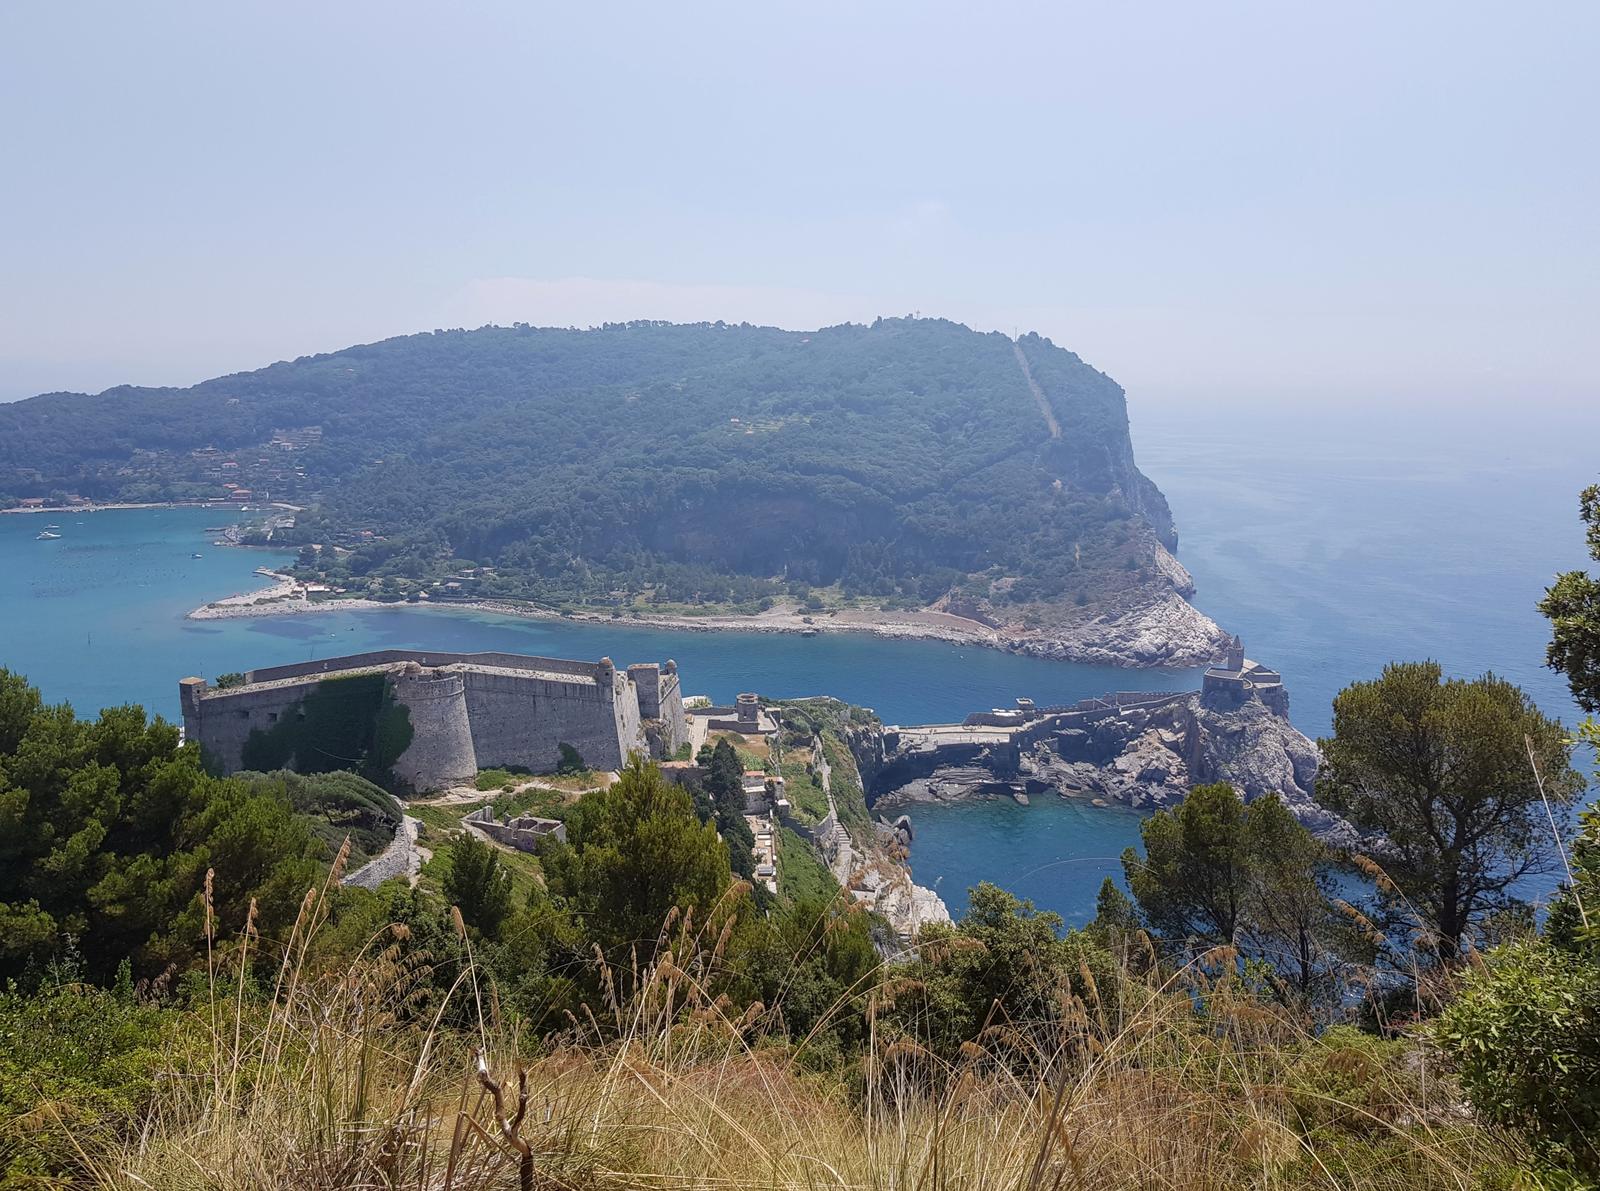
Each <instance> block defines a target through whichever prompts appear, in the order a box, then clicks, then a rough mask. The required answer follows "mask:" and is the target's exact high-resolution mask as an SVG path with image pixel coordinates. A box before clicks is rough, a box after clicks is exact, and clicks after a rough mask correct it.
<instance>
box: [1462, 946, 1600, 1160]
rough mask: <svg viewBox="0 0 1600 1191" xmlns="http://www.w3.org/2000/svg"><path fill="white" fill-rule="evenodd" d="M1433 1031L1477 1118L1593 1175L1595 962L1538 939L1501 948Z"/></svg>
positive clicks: (1597, 1090) (1598, 1042)
mask: <svg viewBox="0 0 1600 1191" xmlns="http://www.w3.org/2000/svg"><path fill="white" fill-rule="evenodd" d="M1433 1033H1434V1037H1435V1039H1436V1040H1437V1041H1438V1042H1439V1044H1440V1045H1441V1046H1443V1048H1444V1049H1445V1051H1446V1052H1447V1053H1448V1054H1449V1055H1450V1056H1451V1057H1452V1058H1453V1059H1454V1060H1455V1062H1456V1065H1457V1067H1458V1068H1459V1070H1460V1073H1461V1083H1462V1086H1463V1088H1465V1090H1466V1092H1467V1095H1468V1096H1469V1097H1470V1098H1471V1100H1472V1106H1473V1107H1474V1108H1475V1109H1476V1110H1477V1111H1478V1114H1479V1115H1480V1116H1481V1117H1483V1118H1484V1119H1486V1120H1489V1121H1493V1122H1495V1123H1496V1124H1500V1125H1505V1126H1509V1127H1510V1128H1513V1129H1516V1130H1517V1131H1519V1132H1520V1133H1522V1134H1524V1135H1525V1136H1526V1137H1527V1138H1528V1140H1529V1141H1530V1142H1531V1143H1532V1145H1533V1147H1534V1149H1535V1151H1536V1152H1537V1153H1538V1154H1539V1155H1540V1156H1541V1158H1543V1159H1544V1160H1545V1161H1546V1162H1547V1163H1549V1164H1550V1165H1552V1166H1555V1167H1565V1168H1567V1169H1569V1170H1572V1171H1575V1172H1581V1173H1582V1174H1583V1175H1585V1176H1587V1177H1589V1178H1591V1179H1594V1178H1600V963H1596V962H1595V961H1594V960H1593V959H1591V958H1589V957H1586V956H1582V955H1575V954H1572V953H1569V952H1566V951H1563V950H1561V949H1559V948H1557V947H1553V946H1551V945H1549V944H1548V943H1544V942H1538V941H1527V942H1520V943H1513V944H1509V945H1507V946H1504V947H1501V948H1498V949H1497V950H1496V951H1494V952H1493V953H1492V954H1491V955H1490V956H1489V960H1488V963H1487V964H1486V965H1485V966H1484V967H1482V968H1478V969H1475V970H1472V971H1469V972H1467V973H1466V975H1465V976H1464V978H1463V981H1462V986H1461V989H1460V992H1459V995H1458V996H1457V997H1456V999H1455V1001H1454V1003H1452V1004H1451V1005H1450V1006H1449V1007H1448V1008H1447V1009H1446V1010H1445V1012H1444V1013H1443V1014H1442V1015H1441V1016H1440V1017H1439V1019H1438V1021H1437V1022H1436V1023H1435V1024H1434V1027H1433Z"/></svg>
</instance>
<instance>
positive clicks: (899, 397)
mask: <svg viewBox="0 0 1600 1191" xmlns="http://www.w3.org/2000/svg"><path fill="white" fill-rule="evenodd" d="M1023 350H1024V351H1025V352H1026V353H1027V355H1028V358H1029V360H1030V362H1031V363H1032V366H1033V369H1034V374H1035V376H1036V378H1037V379H1038V381H1039V383H1040V385H1041V386H1042V387H1043V388H1044V390H1045V391H1046V394H1047V397H1048V399H1049V400H1050V402H1051V403H1052V405H1053V407H1054V408H1055V410H1056V412H1057V416H1058V418H1059V419H1060V420H1061V421H1062V423H1063V426H1064V429H1065V431H1066V433H1064V434H1063V436H1062V437H1061V438H1060V439H1058V440H1051V439H1050V438H1049V435H1048V432H1047V430H1046V426H1045V423H1044V419H1043V418H1042V417H1041V415H1040V412H1039V409H1038V406H1037V405H1036V403H1035V402H1034V399H1033V397H1032V395H1031V394H1030V392H1029V389H1028V387H1027V384H1026V382H1025V381H1024V379H1023V375H1022V371H1021V368H1020V367H1019V365H1018V363H1017V360H1016V356H1015V352H1014V349H1013V346H1012V343H1011V341H1010V340H1009V339H1008V338H1007V337H1006V336H1004V335H1000V334H979V333H977V332H974V331H970V330H968V329H966V328H964V327H960V326H957V325H955V324H953V323H948V322H944V321H940V320H933V319H917V320H910V319H887V320H880V321H879V322H878V323H876V324H874V325H873V326H870V327H867V326H850V325H846V326H839V327H830V328H826V329H823V330H820V331H813V332H807V333H804V334H801V333H796V332H789V331H781V330H777V329H775V328H763V327H749V326H740V327H732V326H723V325H721V324H700V325H697V326H677V327H674V326H666V325H663V324H659V323H629V324H618V325H611V326H607V327H604V328H601V329H598V330H594V331H567V330H557V329H536V328H531V327H506V328H497V327H486V328H483V329H481V330H476V331H450V332H441V333H436V334H424V335H412V336H407V337H404V338H397V339H391V340H388V341H386V342H383V343H376V344H367V345H363V346H359V347H352V348H349V349H347V350H345V351H342V352H338V353H334V354H331V355H325V356H317V357H310V358H305V359H301V360H296V361H294V362H292V363H286V364H279V365H275V366H274V367H272V368H268V369H263V370H261V371H257V372H253V373H247V374H241V375H234V376H230V377H227V378H225V379H218V380H214V381H208V382H206V383H204V384H201V385H197V386H195V387H194V388H191V389H183V390H179V389H143V390H137V391H132V390H117V391H113V392H112V393H108V394H105V395H102V396H98V397H81V396H74V397H63V396H59V395H57V396H46V397H39V398H35V399H34V400H32V401H22V402H15V403H11V404H6V405H0V500H3V499H4V498H6V497H8V496H19V497H20V496H25V495H28V494H29V493H30V492H31V488H29V491H22V488H28V487H29V485H31V484H32V483H33V481H31V480H25V479H23V476H24V474H25V473H24V470H23V469H38V470H39V471H40V472H42V473H43V476H44V478H43V479H42V480H41V481H40V484H41V485H42V486H43V487H44V488H45V489H46V490H48V489H49V488H51V487H68V488H75V489H77V490H79V491H82V492H84V493H85V494H88V495H93V496H97V497H112V496H123V497H129V496H133V497H137V498H141V499H159V498H161V497H163V496H175V495H184V496H192V495H195V493H196V490H197V488H198V489H199V490H200V491H205V490H206V484H205V480H204V476H203V474H202V473H203V468H202V467H201V466H200V465H199V464H198V462H197V461H196V460H195V459H194V458H193V457H192V456H191V455H190V453H189V452H190V451H192V450H193V449H195V448H197V447H204V446H207V445H215V446H217V447H220V448H221V449H223V450H225V451H241V452H242V451H243V450H244V449H245V448H248V447H251V446H254V445H256V444H260V443H265V442H266V441H268V440H269V439H270V437H271V435H272V433H273V431H274V430H275V429H277V428H281V427H292V426H310V425H316V426H320V427H321V428H322V432H323V433H322V439H321V442H320V443H319V444H318V445H316V446H314V447H312V448H310V449H308V450H306V451H304V452H301V453H299V454H297V456H296V461H297V462H301V463H303V464H304V466H305V476H306V478H305V481H304V483H305V485H306V492H305V493H303V494H302V495H310V494H311V493H313V492H314V493H316V494H318V495H319V496H320V497H321V504H320V506H319V507H317V508H314V509H309V510H307V511H306V512H305V513H302V514H301V515H300V516H299V517H298V518H297V521H298V524H297V526H296V528H295V529H294V530H292V531H289V540H290V541H291V542H292V543H294V544H306V543H312V542H318V543H324V542H328V541H330V540H335V539H338V538H341V537H342V538H343V539H344V540H345V541H347V542H348V543H349V544H350V545H351V546H352V547H353V552H352V553H349V554H337V553H336V552H334V551H330V550H323V551H321V552H320V553H317V554H316V555H314V556H312V557H308V558H306V559H305V562H306V564H307V565H308V566H310V567H314V568H316V569H317V570H318V571H319V572H320V573H322V574H324V575H325V576H326V577H328V578H330V579H333V580H334V581H336V582H339V583H341V584H350V583H357V584H363V583H365V582H368V581H372V580H376V581H379V582H382V583H393V582H394V581H396V580H399V579H412V580H416V579H422V578H427V579H434V578H444V577H446V576H447V575H449V574H451V573H453V572H455V571H457V570H458V569H459V568H460V567H462V566H463V565H465V562H466V561H467V560H471V561H472V562H474V563H477V564H479V565H480V566H488V567H490V568H492V570H493V574H492V575H490V576H488V577H484V578H482V579H481V580H477V581H475V582H477V583H478V586H476V587H474V594H484V595H515V596H524V597H529V598H534V599H539V600H543V601H545V602H549V603H562V602H569V601H570V602H584V601H605V600H607V599H609V593H610V592H611V591H612V590H614V589H617V588H625V589H627V590H629V591H631V592H635V593H647V594H648V596H649V597H650V598H653V599H656V600H666V601H672V602H685V603H695V602H719V603H728V602H735V603H740V602H755V601H758V600H759V599H760V598H761V597H764V596H769V597H770V596H775V595H780V594H783V593H784V592H785V591H787V590H788V588H789V587H790V586H791V584H802V585H806V586H808V587H809V586H827V585H830V584H833V583H835V582H836V581H837V582H840V583H842V584H843V586H844V589H845V590H846V592H847V593H861V594H867V595H876V596H893V595H900V596H903V597H908V598H913V599H915V600H917V601H927V600H931V599H934V598H936V597H937V596H939V595H940V594H942V593H943V592H944V591H946V590H948V589H949V588H950V587H951V586H952V585H953V584H956V583H959V582H960V581H961V580H962V579H963V577H964V574H965V573H966V572H972V571H981V570H984V569H985V568H988V567H991V566H994V567H999V568H1001V570H1000V571H998V572H996V573H997V574H999V573H1003V574H1005V575H1008V576H1011V577H1013V578H1016V577H1017V576H1023V577H1024V582H1022V583H1020V584H1017V585H1015V586H1014V587H1013V591H1020V592H1021V593H1024V594H1027V595H1029V596H1048V595H1052V594H1055V593H1058V592H1060V591H1062V590H1064V586H1065V584H1066V582H1067V580H1068V578H1069V577H1073V578H1076V577H1078V576H1080V575H1081V574H1083V573H1084V572H1089V573H1090V574H1099V575H1102V576H1104V577H1105V580H1106V583H1107V584H1109V585H1111V586H1112V587H1116V588H1120V587H1122V586H1126V584H1127V583H1129V582H1132V581H1133V580H1131V579H1129V578H1127V577H1126V574H1125V572H1122V570H1121V567H1122V565H1123V562H1124V558H1125V556H1126V555H1127V553H1128V551H1129V550H1133V549H1135V548H1136V547H1137V542H1136V541H1130V540H1129V538H1128V526H1129V524H1131V523H1130V522H1128V521H1126V520H1125V518H1126V517H1127V513H1128V510H1127V505H1126V503H1125V502H1124V501H1122V500H1119V499H1116V498H1114V497H1113V496H1112V495H1111V494H1112V492H1113V486H1114V485H1120V488H1121V490H1122V491H1123V492H1125V493H1129V494H1130V495H1131V491H1130V490H1131V489H1139V490H1140V491H1139V496H1140V498H1141V501H1143V502H1144V503H1153V502H1154V501H1158V500H1159V494H1155V493H1154V491H1153V489H1150V490H1149V491H1144V489H1145V488H1146V487H1147V486H1148V481H1142V477H1140V479H1139V480H1135V479H1134V478H1133V477H1131V476H1128V475H1126V474H1124V473H1123V472H1122V471H1121V470H1120V468H1119V461H1121V460H1124V459H1126V458H1127V455H1128V452H1127V437H1126V435H1127V429H1126V425H1127V424H1126V414H1125V411H1124V400H1123V395H1122V391H1121V390H1120V389H1119V388H1118V387H1117V385H1116V384H1115V383H1114V382H1113V381H1111V380H1110V379H1109V378H1107V377H1106V376H1104V375H1102V374H1101V373H1099V372H1097V371H1096V370H1095V369H1093V368H1091V367H1089V366H1088V365H1087V364H1085V363H1083V361H1081V360H1079V359H1078V358H1077V357H1076V356H1073V355H1071V354H1070V353H1068V352H1065V351H1062V350H1061V349H1059V348H1056V347H1054V346H1053V345H1051V344H1050V343H1049V342H1048V341H1047V340H1043V339H1040V338H1039V337H1038V336H1027V337H1025V339H1024V341H1023ZM134 449H142V450H148V451H154V452H157V454H156V455H153V456H144V457H143V458H142V459H141V471H142V472H143V473H145V474H143V475H141V476H139V477H137V478H128V477H125V476H121V475H119V474H118V473H119V471H120V470H122V468H123V465H124V464H125V463H126V461H127V459H128V458H129V456H130V453H131V451H132V450H134ZM532 459H537V460H538V466H532V467H530V466H529V461H530V460H532ZM152 469H154V470H155V473H156V474H155V477H154V479H152V478H150V476H149V472H150V471H151V470H152ZM26 474H29V475H31V472H29V473H26ZM1058 481H1059V483H1058ZM1141 481H1142V482H1141ZM290 483H291V484H292V483H294V481H290ZM274 487H275V488H278V487H279V485H276V484H275V485H274ZM210 490H212V491H215V487H214V485H211V489H210ZM284 494H285V495H286V496H287V497H288V498H289V499H294V498H295V493H294V490H293V489H292V488H291V489H288V490H285V492H284ZM360 530H374V531H376V537H375V538H374V539H360V538H358V537H357V534H358V531H360ZM775 530H776V532H774V531H775ZM1119 534H1120V536H1121V538H1122V542H1121V543H1120V544H1119V542H1118V537H1119ZM1135 537H1137V535H1135ZM283 540H284V537H283V533H282V531H280V532H279V534H278V535H276V537H275V541H278V542H280V543H281V542H282V541H283ZM1080 543H1081V545H1082V560H1083V561H1082V563H1081V564H1080V563H1079V562H1078V561H1077V554H1076V552H1075V550H1074V546H1075V545H1077V544H1080ZM774 576H782V577H783V578H782V579H774V578H773V577H774ZM1074 590H1076V588H1074ZM390 594H392V595H396V596H397V595H398V592H391V593H390Z"/></svg>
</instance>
